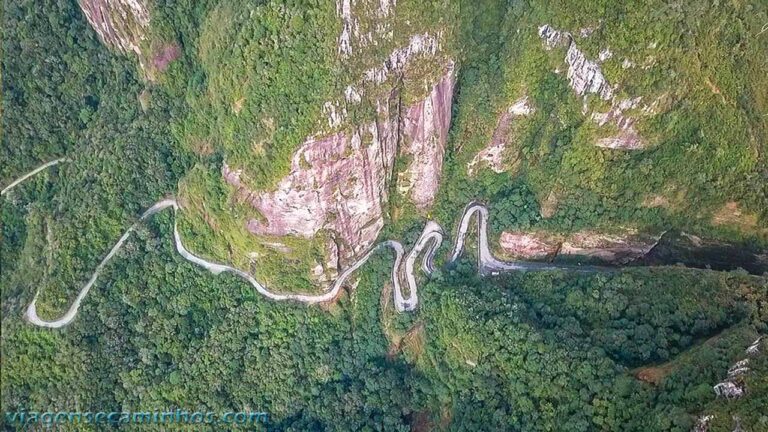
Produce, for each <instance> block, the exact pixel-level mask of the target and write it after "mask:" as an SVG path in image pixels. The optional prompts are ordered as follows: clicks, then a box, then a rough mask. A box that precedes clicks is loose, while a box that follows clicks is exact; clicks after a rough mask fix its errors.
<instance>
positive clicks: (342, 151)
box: [222, 66, 454, 260]
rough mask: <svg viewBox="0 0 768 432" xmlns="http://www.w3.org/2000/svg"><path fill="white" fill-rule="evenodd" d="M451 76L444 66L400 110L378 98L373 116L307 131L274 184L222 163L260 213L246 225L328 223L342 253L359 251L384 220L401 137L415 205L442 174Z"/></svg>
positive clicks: (276, 232) (284, 231)
mask: <svg viewBox="0 0 768 432" xmlns="http://www.w3.org/2000/svg"><path fill="white" fill-rule="evenodd" d="M453 82H454V77H453V67H452V66H450V67H448V70H447V72H446V73H445V75H444V76H443V77H442V78H441V79H440V80H439V82H438V83H437V84H435V85H434V87H433V88H432V91H431V92H430V93H429V94H428V96H427V97H426V98H425V99H424V100H422V101H419V102H417V103H415V104H413V105H412V106H410V107H408V108H407V109H405V114H403V115H400V114H399V113H398V112H390V111H389V108H388V104H387V103H379V104H378V108H377V114H378V117H379V119H380V120H379V121H376V122H373V123H368V124H364V125H361V126H359V127H356V128H355V129H354V131H353V132H351V133H346V132H339V133H335V134H332V135H329V136H325V137H322V138H318V137H313V138H309V139H308V140H307V141H306V142H305V143H304V144H303V145H302V147H301V148H300V149H299V150H298V151H297V152H296V153H295V154H294V155H293V159H292V161H291V172H290V174H289V175H288V176H286V177H284V178H282V179H281V180H280V182H279V183H278V186H277V188H276V189H275V190H273V191H253V190H250V189H249V188H248V187H247V182H245V181H243V179H242V177H243V173H242V170H238V169H235V168H233V167H230V166H229V165H227V164H225V165H224V166H223V167H222V174H223V176H224V179H225V180H226V181H227V183H229V184H231V185H233V186H235V187H236V188H237V195H238V196H239V197H240V198H241V199H242V200H244V201H246V202H248V203H249V204H250V205H252V206H253V207H254V208H256V209H257V210H258V211H259V213H260V214H261V215H262V216H263V220H259V219H255V218H254V219H250V220H248V221H247V222H246V223H247V228H248V230H249V231H250V232H251V233H253V234H254V235H258V236H286V235H293V236H301V237H304V238H308V239H310V238H312V237H313V236H315V235H316V234H317V233H318V231H320V230H322V229H324V230H329V231H331V232H332V233H334V235H335V238H336V242H337V243H338V245H339V247H340V250H339V251H338V252H339V256H340V257H341V258H342V259H345V260H346V259H351V258H353V257H357V256H359V254H360V253H361V252H363V251H365V250H367V249H368V248H369V247H370V246H371V245H372V244H373V242H374V240H375V239H376V237H377V236H378V234H379V231H380V230H381V228H382V227H383V225H384V206H385V204H386V202H387V200H388V193H389V186H390V181H391V180H392V174H393V168H394V161H395V157H396V156H397V155H398V154H397V149H398V143H399V142H400V143H401V144H400V148H401V154H400V155H401V156H402V155H407V156H409V157H410V158H411V163H410V164H409V166H408V168H407V170H406V171H405V173H403V175H402V177H403V178H405V179H406V180H405V181H407V182H408V184H407V187H406V188H405V189H404V190H405V191H406V192H410V195H409V196H410V197H411V199H413V202H414V203H415V204H416V205H417V207H419V208H426V207H428V206H429V205H430V204H431V203H432V202H433V200H434V198H435V193H436V192H437V186H438V184H439V181H440V174H441V167H442V160H443V155H444V153H445V143H446V139H447V134H448V127H449V125H450V113H451V101H452V92H453ZM401 124H402V125H403V127H402V129H401V128H400V125H401ZM398 131H400V135H398ZM329 259H330V257H329Z"/></svg>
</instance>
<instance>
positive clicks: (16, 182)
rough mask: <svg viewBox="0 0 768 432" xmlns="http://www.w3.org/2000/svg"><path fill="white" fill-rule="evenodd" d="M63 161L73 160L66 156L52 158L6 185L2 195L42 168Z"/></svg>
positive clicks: (1, 192)
mask: <svg viewBox="0 0 768 432" xmlns="http://www.w3.org/2000/svg"><path fill="white" fill-rule="evenodd" d="M62 162H71V160H70V159H68V158H65V157H64V158H61V159H56V160H52V161H50V162H46V163H44V164H42V165H40V166H39V167H37V168H35V169H33V170H32V171H30V172H28V173H26V174H24V175H23V176H21V177H19V178H17V179H16V180H14V181H13V182H11V184H9V185H8V186H6V187H4V188H3V190H1V191H0V196H2V195H5V194H6V193H7V192H8V191H9V190H11V189H13V188H14V187H16V186H17V185H18V184H19V183H21V182H23V181H24V180H26V179H28V178H30V177H32V176H33V175H35V174H37V173H39V172H40V171H42V170H44V169H46V168H49V167H52V166H54V165H56V164H60V163H62Z"/></svg>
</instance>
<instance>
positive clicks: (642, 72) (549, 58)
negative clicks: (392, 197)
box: [439, 1, 768, 244]
mask: <svg viewBox="0 0 768 432" xmlns="http://www.w3.org/2000/svg"><path fill="white" fill-rule="evenodd" d="M601 17H611V18H609V19H601ZM766 22H768V9H766V5H765V4H762V3H760V4H758V3H755V2H746V3H743V2H742V3H737V4H734V5H728V6H726V5H725V4H715V5H710V4H708V3H706V2H686V4H685V5H680V7H677V6H675V5H672V4H668V3H664V2H639V1H638V2H634V1H633V2H612V1H605V2H598V3H594V2H592V3H579V2H571V1H561V2H556V3H554V4H553V3H547V4H546V5H545V4H543V3H542V4H537V3H536V2H534V3H529V4H522V3H515V4H514V5H512V6H509V7H508V8H504V7H499V4H498V2H490V1H489V2H480V3H479V4H473V6H472V7H468V8H464V9H462V24H461V28H462V32H461V41H462V45H461V46H462V48H463V53H464V54H463V56H462V58H463V62H462V64H461V68H460V72H459V80H458V83H457V100H456V108H455V112H456V115H455V116H454V125H453V128H452V131H451V136H452V148H453V150H454V153H453V154H452V155H451V156H450V157H449V159H448V160H447V161H448V166H447V170H446V173H447V178H446V179H445V180H444V184H445V185H446V186H445V187H443V188H442V189H441V190H442V192H443V194H442V195H443V202H442V203H441V204H440V207H439V208H440V209H441V210H440V212H439V213H442V214H443V215H441V216H440V217H441V220H442V221H445V222H448V221H452V220H455V216H456V215H457V214H458V213H459V212H460V210H459V209H460V208H461V206H462V205H463V204H464V203H465V202H466V199H467V197H473V198H481V199H484V200H488V201H490V198H491V197H492V196H493V195H494V194H495V192H496V191H497V190H499V188H500V186H499V185H503V184H506V183H508V182H509V181H510V178H512V179H515V181H523V182H525V183H527V184H528V187H529V188H530V189H531V190H533V191H534V193H535V194H536V195H537V197H538V200H539V202H542V201H544V200H545V199H547V198H548V197H549V196H550V194H551V193H552V194H553V197H554V198H555V201H556V203H557V206H556V209H557V210H556V212H555V213H554V215H553V216H552V217H551V219H548V220H546V221H542V222H541V224H542V226H541V228H544V229H550V230H554V231H560V232H568V231H574V230H579V229H584V228H593V229H594V228H598V227H601V228H603V229H611V228H612V227H615V226H617V225H635V226H638V227H639V228H640V229H642V230H648V231H652V232H659V231H661V230H665V229H670V228H681V229H685V230H686V231H688V232H694V233H702V234H704V235H707V236H710V237H711V236H718V237H723V238H728V239H735V240H747V241H758V242H762V243H763V244H765V242H766V232H765V229H764V227H765V226H766V223H767V221H768V213H766V208H768V206H766V202H768V190H767V189H766V185H768V182H767V181H765V172H766V171H765V170H766V163H767V162H766V158H765V154H766V146H765V141H766V140H765V136H766V121H765V118H764V117H761V116H760V114H758V113H764V112H766V110H768V105H766V104H767V103H768V102H767V101H768V90H766V86H764V85H761V84H759V83H761V82H763V81H764V75H765V62H766V60H768V50H766V49H765V38H766V36H765V33H762V34H760V30H761V28H762V26H763V25H764V24H765V23H766ZM543 24H550V25H551V26H553V27H554V28H557V29H561V30H564V31H569V32H571V33H572V34H574V35H575V36H574V40H575V42H576V43H577V45H578V47H579V49H581V50H582V51H584V52H585V54H586V55H587V57H588V58H590V59H593V60H597V58H598V53H599V52H600V51H601V50H602V49H605V48H610V50H611V51H612V53H613V57H612V58H611V59H608V60H606V61H605V62H603V63H602V64H601V68H602V69H603V71H604V73H605V75H606V79H607V80H608V82H609V83H611V84H612V85H616V86H618V87H617V91H616V97H617V100H622V99H625V98H635V97H642V103H644V104H647V105H654V107H655V109H656V110H657V111H658V114H656V115H652V116H648V115H646V114H644V113H642V112H641V109H640V107H638V108H636V109H634V110H629V111H628V112H626V113H625V115H627V116H630V117H636V118H638V121H637V124H636V128H637V129H638V131H639V133H640V135H642V136H643V137H645V138H646V139H647V141H648V143H649V146H648V149H647V150H643V151H621V150H619V151H617V150H607V149H601V148H598V147H596V146H595V145H594V142H595V140H596V139H597V138H601V137H604V136H608V135H609V134H610V133H611V132H615V126H613V131H612V130H611V128H610V127H607V126H606V128H598V127H597V126H596V124H595V123H594V122H592V121H591V120H590V119H589V114H588V115H583V114H582V104H583V103H582V100H581V99H580V98H579V97H578V96H577V95H576V94H575V93H574V92H573V90H572V89H570V88H569V86H568V81H567V79H566V77H565V76H564V75H565V70H566V69H567V65H566V64H565V61H564V58H565V54H566V53H565V49H561V48H558V49H553V50H551V51H546V50H545V49H544V48H543V47H544V45H543V42H542V40H541V39H540V38H539V36H538V27H539V26H541V25H543ZM584 28H592V29H594V32H593V33H592V34H591V35H590V36H589V37H581V36H579V34H580V29H584ZM624 59H627V60H628V61H630V62H632V63H634V64H635V65H636V66H635V67H629V68H624V67H622V64H623V63H624ZM555 69H559V70H560V71H562V72H561V73H559V74H557V73H555V72H554V71H555ZM500 90H501V91H500ZM523 95H528V96H529V98H530V100H531V105H532V106H533V107H534V108H535V109H536V112H535V113H534V114H532V115H531V116H529V117H528V118H523V119H514V120H513V125H512V127H511V129H510V134H509V137H508V138H509V140H508V141H509V143H510V144H509V146H508V148H507V149H506V155H505V156H506V159H507V161H508V165H509V166H510V169H509V172H508V173H502V174H493V173H492V172H490V170H488V169H485V170H481V172H480V174H479V175H477V177H476V178H468V176H467V169H466V164H467V163H468V162H469V161H470V160H471V159H472V158H473V157H474V155H475V154H476V153H477V152H478V151H479V150H480V149H482V148H483V147H485V146H486V145H487V144H488V143H489V141H490V137H491V134H492V133H493V130H494V127H495V125H496V122H497V119H498V118H499V116H500V113H501V111H503V110H504V109H506V108H507V107H508V106H509V105H510V104H511V103H512V102H513V101H515V100H517V99H518V98H520V97H521V96H523ZM587 105H588V109H589V111H593V112H606V111H608V109H609V108H610V103H608V102H605V101H601V100H599V99H598V98H597V97H596V96H594V95H592V96H591V97H590V98H588V99H587ZM609 126H610V125H609ZM515 160H517V162H516V163H513V162H512V161H515ZM657 195H658V196H662V197H664V202H665V203H664V204H662V205H660V206H656V207H652V206H649V205H648V204H644V203H646V202H648V201H650V200H651V199H652V198H653V197H655V196H657ZM731 201H735V202H737V203H738V209H739V210H740V211H741V215H740V216H739V215H735V214H734V212H733V211H732V210H723V209H725V207H724V206H725V205H726V203H728V202H731ZM718 212H724V213H725V214H726V215H727V217H726V218H725V219H726V221H720V223H718V224H715V223H713V215H715V214H717V213H718Z"/></svg>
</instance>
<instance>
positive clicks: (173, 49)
mask: <svg viewBox="0 0 768 432" xmlns="http://www.w3.org/2000/svg"><path fill="white" fill-rule="evenodd" d="M78 3H79V5H80V9H81V10H82V11H83V15H85V18H86V19H87V20H88V23H89V24H90V25H91V27H93V29H94V30H95V31H96V34H98V35H99V39H101V41H102V43H104V45H106V46H108V47H109V48H112V49H115V50H117V51H119V52H122V53H125V54H134V55H136V57H137V58H138V60H139V65H140V67H141V70H142V71H143V73H144V75H145V78H147V79H150V80H152V79H154V78H155V76H156V74H157V73H158V72H162V71H163V70H165V68H166V67H168V64H170V62H172V61H173V60H175V59H176V58H177V57H179V56H180V55H181V48H180V47H179V46H178V44H175V43H154V44H152V43H150V41H148V40H147V33H148V32H149V25H150V14H149V5H148V2H147V0H79V1H78Z"/></svg>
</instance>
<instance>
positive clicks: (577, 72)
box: [539, 25, 613, 100]
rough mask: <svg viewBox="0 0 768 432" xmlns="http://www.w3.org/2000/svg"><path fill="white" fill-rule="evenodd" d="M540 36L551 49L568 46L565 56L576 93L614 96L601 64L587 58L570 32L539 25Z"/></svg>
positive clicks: (608, 98)
mask: <svg viewBox="0 0 768 432" xmlns="http://www.w3.org/2000/svg"><path fill="white" fill-rule="evenodd" d="M539 36H540V37H541V38H542V39H544V41H545V44H546V46H547V48H549V49H552V48H555V47H557V46H567V47H568V52H567V54H566V56H565V62H566V63H567V64H568V73H567V76H568V81H569V82H570V84H571V88H573V90H574V91H575V92H576V94H578V95H579V96H583V95H585V94H587V93H595V94H597V95H599V96H600V98H602V99H604V100H610V99H611V98H612V97H613V88H612V87H611V86H610V85H609V84H608V81H607V80H606V79H605V76H604V75H603V71H602V70H601V69H600V65H598V64H597V63H596V62H594V61H591V60H589V59H587V56H586V55H584V53H583V52H582V51H581V50H580V49H579V48H578V46H577V45H576V42H574V40H573V36H571V34H570V33H568V32H563V31H559V30H555V29H553V28H552V27H550V26H549V25H543V26H541V27H539Z"/></svg>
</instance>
